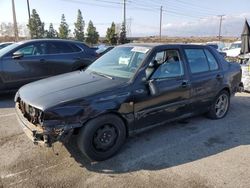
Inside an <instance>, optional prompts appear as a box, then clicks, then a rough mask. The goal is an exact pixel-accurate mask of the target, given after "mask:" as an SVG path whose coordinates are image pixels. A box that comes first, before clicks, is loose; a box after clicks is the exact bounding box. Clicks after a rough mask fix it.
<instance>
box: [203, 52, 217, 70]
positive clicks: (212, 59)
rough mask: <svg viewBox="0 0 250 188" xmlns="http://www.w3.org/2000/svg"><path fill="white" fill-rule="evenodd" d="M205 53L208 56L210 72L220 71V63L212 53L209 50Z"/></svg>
mask: <svg viewBox="0 0 250 188" xmlns="http://www.w3.org/2000/svg"><path fill="white" fill-rule="evenodd" d="M205 53H206V56H207V60H208V63H209V67H210V70H218V69H219V66H218V62H217V60H216V59H215V57H214V55H213V54H211V52H209V51H208V50H207V49H205Z"/></svg>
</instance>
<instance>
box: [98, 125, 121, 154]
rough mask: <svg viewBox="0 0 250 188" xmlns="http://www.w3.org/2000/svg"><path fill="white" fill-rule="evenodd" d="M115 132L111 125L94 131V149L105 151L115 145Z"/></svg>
mask: <svg viewBox="0 0 250 188" xmlns="http://www.w3.org/2000/svg"><path fill="white" fill-rule="evenodd" d="M116 140H117V131H116V128H115V127H114V126H113V125H104V126H102V127H100V128H99V129H97V130H96V133H95V135H94V140H93V141H94V147H95V149H96V150H99V151H107V150H109V149H110V148H112V147H113V146H114V145H115V142H116Z"/></svg>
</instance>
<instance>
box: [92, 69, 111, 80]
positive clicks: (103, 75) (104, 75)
mask: <svg viewBox="0 0 250 188" xmlns="http://www.w3.org/2000/svg"><path fill="white" fill-rule="evenodd" d="M92 73H94V74H97V75H99V76H102V77H105V78H108V79H110V80H113V77H111V76H109V75H106V74H102V73H99V72H95V71H92Z"/></svg>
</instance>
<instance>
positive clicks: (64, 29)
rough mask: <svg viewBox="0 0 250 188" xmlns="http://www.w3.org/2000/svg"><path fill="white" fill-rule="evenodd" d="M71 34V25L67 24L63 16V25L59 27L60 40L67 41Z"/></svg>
mask: <svg viewBox="0 0 250 188" xmlns="http://www.w3.org/2000/svg"><path fill="white" fill-rule="evenodd" d="M69 33H70V29H69V25H68V24H67V22H66V19H65V16H64V14H62V18H61V24H60V26H59V34H58V36H59V38H61V39H67V38H68V36H69Z"/></svg>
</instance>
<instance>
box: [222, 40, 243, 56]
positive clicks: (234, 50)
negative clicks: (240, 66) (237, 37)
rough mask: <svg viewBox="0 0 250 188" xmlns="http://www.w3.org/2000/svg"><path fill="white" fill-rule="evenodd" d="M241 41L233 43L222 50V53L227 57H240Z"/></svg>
mask: <svg viewBox="0 0 250 188" xmlns="http://www.w3.org/2000/svg"><path fill="white" fill-rule="evenodd" d="M240 50H241V41H236V42H233V43H232V44H231V45H230V46H229V48H224V49H223V52H225V53H226V54H227V56H228V57H237V56H238V55H240Z"/></svg>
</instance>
